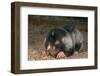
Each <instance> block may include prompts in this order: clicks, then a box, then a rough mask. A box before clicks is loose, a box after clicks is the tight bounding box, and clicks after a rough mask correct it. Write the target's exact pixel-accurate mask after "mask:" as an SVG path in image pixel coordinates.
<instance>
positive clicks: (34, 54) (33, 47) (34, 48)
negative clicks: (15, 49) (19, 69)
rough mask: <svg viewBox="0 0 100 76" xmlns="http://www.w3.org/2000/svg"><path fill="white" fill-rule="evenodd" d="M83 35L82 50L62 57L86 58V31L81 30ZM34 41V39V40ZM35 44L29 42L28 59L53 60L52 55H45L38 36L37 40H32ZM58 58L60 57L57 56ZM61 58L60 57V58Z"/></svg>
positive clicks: (41, 40)
mask: <svg viewBox="0 0 100 76" xmlns="http://www.w3.org/2000/svg"><path fill="white" fill-rule="evenodd" d="M83 36H84V45H83V50H82V52H80V53H77V54H76V53H75V54H73V55H72V56H70V57H64V58H63V59H79V58H87V57H88V52H87V42H86V41H87V33H86V32H83ZM35 41H36V40H35ZM34 43H35V44H32V43H31V44H29V48H28V60H30V61H31V60H53V59H55V58H53V57H52V56H47V55H46V53H45V47H44V45H43V39H42V38H40V39H38V41H36V42H34ZM59 59H60V58H59ZM61 59H62V58H61Z"/></svg>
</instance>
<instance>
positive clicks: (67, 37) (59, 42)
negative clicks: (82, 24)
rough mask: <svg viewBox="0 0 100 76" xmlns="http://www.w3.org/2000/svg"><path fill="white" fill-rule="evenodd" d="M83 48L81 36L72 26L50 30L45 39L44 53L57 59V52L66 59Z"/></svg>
mask: <svg viewBox="0 0 100 76" xmlns="http://www.w3.org/2000/svg"><path fill="white" fill-rule="evenodd" d="M82 46H83V35H82V33H81V32H80V30H79V29H78V28H77V27H76V26H74V25H67V26H64V27H62V28H54V29H51V30H50V31H49V32H48V33H47V36H46V38H45V48H46V52H47V53H48V54H50V55H51V56H53V57H55V58H56V57H57V55H58V53H59V52H61V51H62V52H64V54H65V55H66V56H67V57H68V56H71V55H72V54H73V53H74V52H75V51H80V50H81V49H82Z"/></svg>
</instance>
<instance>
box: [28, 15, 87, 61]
mask: <svg viewBox="0 0 100 76" xmlns="http://www.w3.org/2000/svg"><path fill="white" fill-rule="evenodd" d="M68 24H73V25H77V26H78V28H79V29H80V31H82V33H83V37H84V45H83V51H82V52H81V53H79V54H74V55H72V56H71V57H68V58H66V59H74V58H87V55H88V54H87V32H88V18H87V17H64V16H43V15H28V60H51V59H55V58H53V57H51V56H47V55H46V54H45V52H44V51H45V47H44V45H43V42H44V39H45V36H46V34H47V32H48V31H49V30H50V29H52V28H55V27H63V26H65V25H68Z"/></svg>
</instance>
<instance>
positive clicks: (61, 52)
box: [56, 51, 65, 59]
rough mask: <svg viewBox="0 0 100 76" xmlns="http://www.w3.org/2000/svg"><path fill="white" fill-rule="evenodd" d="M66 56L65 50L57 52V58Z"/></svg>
mask: <svg viewBox="0 0 100 76" xmlns="http://www.w3.org/2000/svg"><path fill="white" fill-rule="evenodd" d="M64 57H65V54H64V52H63V51H60V52H59V53H58V54H57V56H56V58H57V59H59V58H64Z"/></svg>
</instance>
